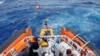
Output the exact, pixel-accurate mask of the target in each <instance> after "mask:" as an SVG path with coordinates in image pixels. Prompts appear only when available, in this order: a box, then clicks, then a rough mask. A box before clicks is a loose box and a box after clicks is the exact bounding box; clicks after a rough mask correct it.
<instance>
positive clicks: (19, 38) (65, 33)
mask: <svg viewBox="0 0 100 56" xmlns="http://www.w3.org/2000/svg"><path fill="white" fill-rule="evenodd" d="M15 35H16V36H13V38H9V39H8V40H7V41H6V42H5V43H4V44H3V45H2V46H0V54H1V56H13V53H14V52H22V51H23V50H24V48H25V47H26V46H27V44H26V42H25V40H26V41H27V40H30V41H31V42H35V41H34V37H35V36H33V35H32V30H31V28H29V27H28V28H26V29H22V30H19V32H17V33H16V34H15ZM39 37H40V38H39V39H41V38H46V39H48V40H50V38H52V37H53V39H56V40H55V42H57V43H58V44H60V43H61V41H60V40H61V39H63V40H65V41H67V42H64V44H61V46H62V47H60V49H61V50H62V51H64V50H66V49H68V48H70V49H71V50H72V52H74V53H75V55H76V56H81V51H82V50H83V51H86V54H85V55H86V56H96V53H95V52H94V51H93V50H92V49H91V48H90V47H89V46H88V43H89V41H88V42H86V41H85V40H84V39H82V38H81V37H80V36H79V35H78V34H77V35H75V34H73V33H72V32H71V31H70V30H68V29H66V28H65V27H62V29H61V31H60V35H54V30H53V29H52V28H50V27H49V26H48V24H47V22H45V27H44V28H42V29H41V31H40V36H39ZM40 43H41V44H40V46H41V48H40V49H42V48H44V47H46V48H48V45H49V44H48V41H47V42H45V43H43V42H40ZM1 47H2V48H1ZM43 51H46V50H41V51H39V52H42V53H43ZM87 54H89V55H87ZM55 55H56V54H55Z"/></svg>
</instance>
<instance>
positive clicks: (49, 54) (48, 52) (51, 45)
mask: <svg viewBox="0 0 100 56" xmlns="http://www.w3.org/2000/svg"><path fill="white" fill-rule="evenodd" d="M54 46H55V41H54V37H51V38H49V39H48V47H47V50H46V53H45V56H54V53H53V51H54Z"/></svg>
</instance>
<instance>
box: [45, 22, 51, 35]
mask: <svg viewBox="0 0 100 56" xmlns="http://www.w3.org/2000/svg"><path fill="white" fill-rule="evenodd" d="M44 26H45V29H46V31H45V33H44V35H50V30H49V26H48V23H47V21H45V23H44Z"/></svg>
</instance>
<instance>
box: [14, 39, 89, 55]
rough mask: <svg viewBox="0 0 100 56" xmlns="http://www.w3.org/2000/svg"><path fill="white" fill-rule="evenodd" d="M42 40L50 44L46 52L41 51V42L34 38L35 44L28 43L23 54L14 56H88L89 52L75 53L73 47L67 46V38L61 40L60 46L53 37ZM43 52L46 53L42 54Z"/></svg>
mask: <svg viewBox="0 0 100 56" xmlns="http://www.w3.org/2000/svg"><path fill="white" fill-rule="evenodd" d="M41 39H42V40H43V41H45V42H48V47H47V48H45V51H44V50H40V42H39V41H40V40H38V38H34V40H35V42H30V41H27V47H26V48H25V49H24V50H23V51H22V52H19V53H15V55H14V56H87V55H86V52H87V50H85V51H82V52H81V53H76V52H73V49H72V47H70V46H68V45H67V44H66V42H67V41H68V40H67V39H65V38H61V42H60V43H59V44H57V42H56V41H55V39H54V38H53V37H52V38H49V39H45V38H41ZM41 51H44V52H43V53H41ZM89 56H90V55H89Z"/></svg>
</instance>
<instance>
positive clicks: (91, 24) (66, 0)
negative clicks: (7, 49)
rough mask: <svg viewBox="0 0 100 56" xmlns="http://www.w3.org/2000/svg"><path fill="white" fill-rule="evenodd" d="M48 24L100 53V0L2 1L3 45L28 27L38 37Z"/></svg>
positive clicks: (0, 33) (0, 29)
mask: <svg viewBox="0 0 100 56" xmlns="http://www.w3.org/2000/svg"><path fill="white" fill-rule="evenodd" d="M37 4H38V5H39V6H40V8H39V9H37V8H36V6H37ZM44 21H48V23H49V25H50V26H51V27H52V28H54V29H55V34H59V32H60V30H61V27H62V26H65V27H67V28H69V29H71V30H72V31H73V32H75V33H76V34H80V35H81V36H82V37H83V38H85V39H87V40H88V41H90V42H91V43H92V44H93V45H94V46H95V47H96V48H97V49H98V50H100V0H0V45H1V44H3V43H4V42H5V41H6V40H7V39H8V38H9V37H11V36H12V35H13V34H14V32H16V31H18V30H19V29H23V28H26V27H28V26H29V27H31V28H32V31H33V34H34V35H35V36H38V35H39V32H40V29H41V28H42V27H43V22H44Z"/></svg>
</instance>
